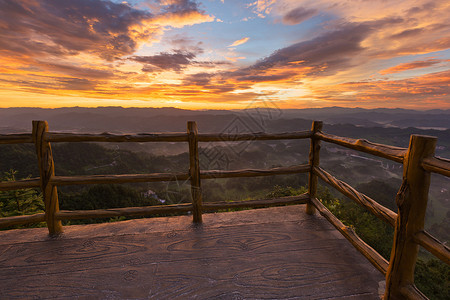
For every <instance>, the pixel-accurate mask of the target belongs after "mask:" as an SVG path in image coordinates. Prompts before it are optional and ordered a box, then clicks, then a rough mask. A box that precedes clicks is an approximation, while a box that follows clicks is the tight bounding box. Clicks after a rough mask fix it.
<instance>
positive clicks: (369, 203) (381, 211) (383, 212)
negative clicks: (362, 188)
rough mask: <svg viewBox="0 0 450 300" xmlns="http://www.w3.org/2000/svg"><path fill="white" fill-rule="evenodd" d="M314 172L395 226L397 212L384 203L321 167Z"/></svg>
mask: <svg viewBox="0 0 450 300" xmlns="http://www.w3.org/2000/svg"><path fill="white" fill-rule="evenodd" d="M314 174H317V175H318V176H319V177H320V179H322V180H323V181H325V182H326V183H328V184H329V185H331V186H332V187H334V188H335V189H337V190H338V191H339V192H341V193H342V194H344V195H345V196H347V197H349V198H350V199H352V200H353V201H355V202H356V203H358V204H359V205H361V206H362V207H364V208H366V209H367V210H368V211H370V212H371V213H372V214H373V215H374V216H376V217H377V218H379V219H380V220H382V221H384V222H386V223H387V224H389V225H391V226H394V224H395V220H396V219H397V214H396V213H395V212H393V211H392V210H390V209H389V208H386V207H384V206H383V205H381V204H379V203H378V202H376V201H375V200H373V199H372V198H370V197H368V196H366V195H364V194H363V193H360V192H358V191H357V190H355V189H354V188H353V187H352V186H351V185H349V184H348V183H345V182H343V181H341V180H339V179H337V178H335V177H334V176H332V175H331V174H330V173H328V172H326V171H325V170H323V169H322V168H320V167H315V168H314Z"/></svg>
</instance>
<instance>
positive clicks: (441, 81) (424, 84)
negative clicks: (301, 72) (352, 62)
mask: <svg viewBox="0 0 450 300" xmlns="http://www.w3.org/2000/svg"><path fill="white" fill-rule="evenodd" d="M349 93H351V94H352V95H351V96H349ZM449 94H450V71H448V70H447V71H442V72H435V73H431V74H426V75H422V76H417V77H413V78H407V79H401V80H362V81H355V82H346V83H342V84H338V85H328V86H316V87H314V88H312V95H308V96H307V97H311V96H313V97H314V98H315V99H318V100H321V101H323V103H322V105H328V106H329V105H345V106H348V105H349V103H354V102H357V103H358V105H360V106H363V107H411V108H416V109H417V108H430V107H447V108H450V103H449V101H448V95H449Z"/></svg>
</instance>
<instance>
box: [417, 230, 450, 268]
mask: <svg viewBox="0 0 450 300" xmlns="http://www.w3.org/2000/svg"><path fill="white" fill-rule="evenodd" d="M413 239H414V242H416V243H417V244H419V245H420V246H422V247H424V248H425V249H427V250H428V251H429V252H430V253H431V254H433V255H434V256H436V257H437V258H439V259H440V260H442V261H443V262H445V263H446V264H447V265H450V248H449V247H447V246H446V245H444V244H443V243H441V242H440V241H439V240H437V239H436V238H435V237H434V236H432V235H431V234H429V233H428V232H426V231H419V232H418V233H416V234H415V235H414V237H413Z"/></svg>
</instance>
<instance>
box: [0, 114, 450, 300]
mask: <svg viewBox="0 0 450 300" xmlns="http://www.w3.org/2000/svg"><path fill="white" fill-rule="evenodd" d="M307 138H309V139H310V140H311V143H310V153H309V163H308V164H304V165H296V166H291V167H280V168H272V169H265V170H261V169H247V170H233V171H224V170H200V167H199V147H198V143H199V142H226V141H244V140H248V141H251V140H281V139H283V140H285V139H307ZM322 141H324V142H329V143H334V144H337V145H340V146H344V147H347V148H350V149H354V150H357V151H361V152H365V153H369V154H372V155H375V156H379V157H383V158H386V159H389V160H392V161H395V162H399V163H403V170H404V171H403V183H402V185H401V187H400V189H399V192H398V194H397V197H396V202H397V206H398V214H397V213H395V212H393V211H391V210H390V209H388V208H386V207H384V206H382V205H380V204H379V203H377V202H376V201H375V200H373V199H371V198H370V197H368V196H366V195H364V194H363V193H360V192H358V191H357V190H355V189H354V188H353V187H351V186H350V185H349V184H347V183H345V182H343V181H341V180H339V179H337V178H335V177H334V176H333V175H331V174H330V173H328V172H327V171H325V170H324V169H322V168H321V167H320V163H319V161H320V155H319V154H320V146H321V142H322ZM51 142H187V143H188V144H189V163H190V167H189V171H188V172H186V173H183V172H182V173H151V174H126V175H90V176H56V175H55V173H54V162H53V156H52V149H51V145H50V143H51ZM19 143H34V144H35V146H36V153H37V156H38V162H39V171H40V177H39V178H32V179H25V180H17V181H13V182H11V181H8V182H0V190H1V191H5V190H14V189H25V188H37V187H40V188H41V190H42V194H43V199H44V203H45V213H40V214H35V215H25V216H15V217H6V218H0V227H9V226H13V225H23V224H29V223H35V222H42V221H45V222H46V223H47V227H48V230H49V234H50V235H57V234H59V233H61V232H62V230H63V228H62V225H61V220H70V219H85V218H104V217H116V216H145V215H155V214H166V213H184V212H188V211H191V212H192V215H193V221H194V222H196V223H201V222H202V213H203V212H210V211H218V210H222V209H230V208H243V207H248V208H258V207H268V206H275V205H286V204H306V213H308V214H313V213H314V212H315V210H316V209H317V210H318V211H319V213H320V214H321V215H322V216H324V217H325V218H326V219H327V220H328V221H329V222H330V223H331V224H332V225H333V226H334V227H335V228H336V229H337V230H338V231H340V232H341V233H342V234H343V235H344V236H345V237H346V238H347V240H349V241H350V243H351V244H352V245H353V246H354V247H355V248H356V249H357V250H358V251H359V252H361V253H362V254H363V255H364V256H365V257H366V258H367V259H368V260H369V261H370V262H371V263H372V264H373V265H374V266H375V267H376V268H377V269H378V270H379V271H380V272H381V273H382V274H384V275H385V276H386V291H385V295H384V298H385V299H405V298H407V299H426V297H425V296H424V295H423V294H422V293H421V292H420V291H419V290H417V288H416V287H415V285H414V267H415V263H416V259H417V254H418V250H419V245H420V246H422V247H424V248H425V249H427V250H428V251H429V252H431V253H432V254H434V255H435V256H436V257H437V258H439V259H440V260H442V261H444V262H445V263H447V264H450V249H449V248H448V247H447V246H446V245H444V244H442V243H441V242H439V241H438V240H437V239H436V238H434V237H433V236H431V235H430V234H429V233H427V232H426V231H424V220H425V212H426V207H427V201H428V190H429V185H430V172H435V173H438V174H441V175H444V176H448V177H450V160H448V159H443V158H439V157H435V156H434V150H435V146H436V138H434V137H429V136H421V135H412V136H411V139H410V144H409V147H408V148H407V149H406V148H398V147H392V146H388V145H382V144H376V143H371V142H369V141H366V140H355V139H351V138H344V137H339V136H335V135H331V134H327V133H324V132H322V122H319V121H314V122H313V124H312V128H311V130H308V131H300V132H292V133H279V134H267V133H244V134H199V133H198V130H197V125H196V123H195V122H188V124H187V132H186V133H164V134H138V135H113V134H72V133H52V132H49V131H48V124H47V122H45V121H33V131H32V133H31V134H9V135H0V144H19ZM298 173H308V174H309V184H308V193H305V194H302V195H299V196H290V197H282V198H278V199H262V200H247V201H236V202H212V203H210V202H208V203H202V192H201V191H202V189H201V180H202V179H211V178H233V177H255V176H272V175H279V174H298ZM318 178H320V179H322V180H323V181H324V182H326V183H328V184H329V185H331V186H332V187H333V188H335V189H336V190H338V191H339V192H341V193H342V194H344V195H345V196H347V197H349V198H350V199H352V200H354V201H355V202H356V203H358V204H359V205H361V206H362V207H364V208H366V209H367V210H368V211H370V212H371V213H372V214H373V215H375V216H376V217H377V218H379V219H381V220H382V221H384V222H386V223H387V224H389V225H391V226H393V227H394V228H395V233H394V241H393V247H392V252H391V258H390V261H389V262H388V261H387V260H386V259H384V258H383V257H382V256H381V255H380V254H379V253H378V252H376V251H375V250H374V249H373V248H372V247H370V246H369V245H367V244H366V243H365V242H364V241H363V240H361V239H360V238H359V237H358V235H357V234H356V233H355V232H354V231H353V229H352V228H351V227H348V226H345V225H344V224H343V223H342V222H341V221H340V220H339V219H338V218H337V217H336V216H334V215H333V214H332V213H331V212H330V211H329V210H328V209H327V208H326V207H325V206H324V205H323V204H322V202H321V201H320V200H319V199H317V197H316V193H317V181H318ZM176 180H190V182H191V195H192V203H184V204H177V205H161V206H146V207H127V208H114V209H98V210H82V211H60V210H59V205H58V194H57V186H62V185H79V184H99V183H108V184H111V183H126V182H156V181H176Z"/></svg>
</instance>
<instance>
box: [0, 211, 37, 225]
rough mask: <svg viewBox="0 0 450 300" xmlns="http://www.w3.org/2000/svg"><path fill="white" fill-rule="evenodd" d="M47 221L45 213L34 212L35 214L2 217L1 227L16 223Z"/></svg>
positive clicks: (0, 220) (0, 219)
mask: <svg viewBox="0 0 450 300" xmlns="http://www.w3.org/2000/svg"><path fill="white" fill-rule="evenodd" d="M44 221H45V214H44V213H40V214H34V215H24V216H14V217H4V218H0V228H5V227H9V226H15V225H25V224H30V223H39V222H44Z"/></svg>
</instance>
